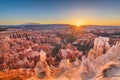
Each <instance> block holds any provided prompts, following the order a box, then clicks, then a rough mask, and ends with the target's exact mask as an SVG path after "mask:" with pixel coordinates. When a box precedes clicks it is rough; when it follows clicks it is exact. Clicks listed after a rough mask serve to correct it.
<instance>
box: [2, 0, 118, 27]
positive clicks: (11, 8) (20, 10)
mask: <svg viewBox="0 0 120 80" xmlns="http://www.w3.org/2000/svg"><path fill="white" fill-rule="evenodd" d="M25 23H40V24H72V25H76V24H81V25H120V0H0V24H25Z"/></svg>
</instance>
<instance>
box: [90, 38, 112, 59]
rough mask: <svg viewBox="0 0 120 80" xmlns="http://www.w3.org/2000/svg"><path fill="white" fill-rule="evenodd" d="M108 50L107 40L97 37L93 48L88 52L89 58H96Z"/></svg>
mask: <svg viewBox="0 0 120 80" xmlns="http://www.w3.org/2000/svg"><path fill="white" fill-rule="evenodd" d="M109 49H110V44H109V38H107V37H98V38H96V39H95V41H94V47H93V48H92V49H91V50H90V51H89V52H88V57H89V58H93V59H95V58H97V57H99V56H100V55H102V54H104V53H105V52H106V51H107V50H109Z"/></svg>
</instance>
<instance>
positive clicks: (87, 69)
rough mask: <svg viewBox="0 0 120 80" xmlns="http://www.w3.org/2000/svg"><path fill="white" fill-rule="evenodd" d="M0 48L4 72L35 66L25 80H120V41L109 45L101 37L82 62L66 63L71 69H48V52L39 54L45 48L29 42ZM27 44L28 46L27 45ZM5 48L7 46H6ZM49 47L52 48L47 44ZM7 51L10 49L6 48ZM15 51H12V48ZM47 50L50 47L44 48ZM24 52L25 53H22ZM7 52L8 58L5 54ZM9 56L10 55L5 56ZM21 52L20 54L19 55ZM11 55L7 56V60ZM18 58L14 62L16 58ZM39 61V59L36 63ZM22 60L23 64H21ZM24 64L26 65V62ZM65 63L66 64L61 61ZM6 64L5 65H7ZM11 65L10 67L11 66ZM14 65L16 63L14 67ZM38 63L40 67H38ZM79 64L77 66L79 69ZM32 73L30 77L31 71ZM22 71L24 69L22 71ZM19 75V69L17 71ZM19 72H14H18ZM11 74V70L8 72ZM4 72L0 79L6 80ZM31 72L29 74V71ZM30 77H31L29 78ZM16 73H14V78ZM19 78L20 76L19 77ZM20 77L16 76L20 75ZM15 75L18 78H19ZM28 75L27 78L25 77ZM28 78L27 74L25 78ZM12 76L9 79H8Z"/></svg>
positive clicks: (12, 42) (9, 41)
mask: <svg viewBox="0 0 120 80" xmlns="http://www.w3.org/2000/svg"><path fill="white" fill-rule="evenodd" d="M0 44H1V45H0V48H1V50H2V51H1V52H2V54H0V59H1V62H0V63H1V64H0V67H1V68H0V69H1V70H5V69H13V68H19V67H20V68H24V67H22V66H24V65H25V66H27V65H29V68H30V67H31V66H33V65H34V67H33V74H32V75H30V76H29V77H27V78H25V79H24V78H23V77H22V78H21V77H20V78H21V80H26V79H27V80H40V79H42V80H70V79H71V80H119V79H120V42H119V41H118V42H116V45H113V46H110V45H109V38H106V37H105V38H104V37H99V38H96V39H95V41H94V47H93V48H92V49H91V50H90V51H89V53H88V56H87V57H86V56H83V57H82V61H79V60H78V59H76V60H75V61H74V62H69V60H68V59H66V60H65V62H64V61H63V64H64V63H65V65H67V67H54V66H48V64H47V63H46V61H45V59H46V51H48V50H46V51H45V50H44V51H45V52H42V51H41V52H38V51H37V50H39V49H41V48H43V46H44V45H42V47H40V45H38V44H34V43H32V42H28V41H26V40H20V39H9V38H7V39H5V40H4V41H1V43H0ZM23 45H24V46H23ZM2 46H3V47H2ZM47 46H48V45H47ZM4 48H6V50H5V49H4ZM11 48H12V51H13V52H14V53H13V52H11V53H12V54H11V53H10V51H9V49H11ZM44 48H45V49H50V48H48V47H47V48H46V45H45V46H44ZM21 49H22V50H23V52H21ZM3 53H4V55H3ZM5 53H6V54H5ZM15 53H19V54H15ZM6 56H7V57H6ZM13 58H14V59H13ZM36 59H37V60H36ZM20 61H21V62H20ZM22 61H24V62H22ZM61 62H62V61H61ZM3 63H4V64H3ZM8 63H9V65H7V64H8ZM10 63H13V65H12V64H11V65H10ZM14 64H15V65H16V64H17V65H16V66H14ZM36 64H37V65H36ZM76 65H77V66H76ZM26 70H28V72H29V74H30V72H31V71H30V70H29V69H26ZM18 71H21V70H18ZM16 72H17V70H16ZM16 72H15V70H14V71H13V72H12V73H16ZM6 73H7V71H6ZM6 73H3V72H2V73H1V74H2V75H0V79H2V80H4V79H5V77H4V76H3V74H6ZM23 73H24V71H22V73H20V75H22V74H23ZM26 73H27V71H26ZM29 74H28V75H29ZM13 75H15V74H11V75H10V76H13ZM17 75H19V74H17ZM17 75H16V76H17ZM16 76H14V77H16ZM22 76H24V75H22ZM25 76H26V75H25ZM7 79H8V77H7V78H6V79H5V80H7Z"/></svg>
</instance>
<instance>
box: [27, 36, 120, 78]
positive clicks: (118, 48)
mask: <svg viewBox="0 0 120 80" xmlns="http://www.w3.org/2000/svg"><path fill="white" fill-rule="evenodd" d="M97 39H98V42H99V40H101V38H97ZM104 39H107V41H105V42H103V41H101V42H102V43H103V44H102V45H101V44H100V43H99V44H100V45H101V46H102V47H103V49H106V46H105V45H106V43H107V46H109V44H108V38H104V37H102V40H104ZM96 43H97V42H96ZM94 48H96V49H97V48H99V46H98V44H95V45H94ZM107 49H108V50H107V51H106V52H105V54H103V53H102V54H101V55H99V56H97V57H96V58H91V57H87V58H86V57H84V56H83V58H82V62H81V65H80V66H77V67H76V66H70V64H72V63H69V67H66V68H63V69H62V68H58V69H59V70H61V71H62V72H61V73H59V70H58V69H56V72H57V73H55V74H54V75H53V76H52V78H49V80H70V79H71V80H119V79H120V43H119V42H117V43H116V45H114V46H112V47H111V48H110V46H109V48H107ZM97 50H98V49H97ZM94 52H95V54H97V53H96V52H97V51H96V50H94ZM58 74H59V76H57V77H56V75H58ZM32 79H33V80H37V79H38V80H39V78H35V77H32V78H31V79H29V80H32ZM45 80H46V79H45Z"/></svg>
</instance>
